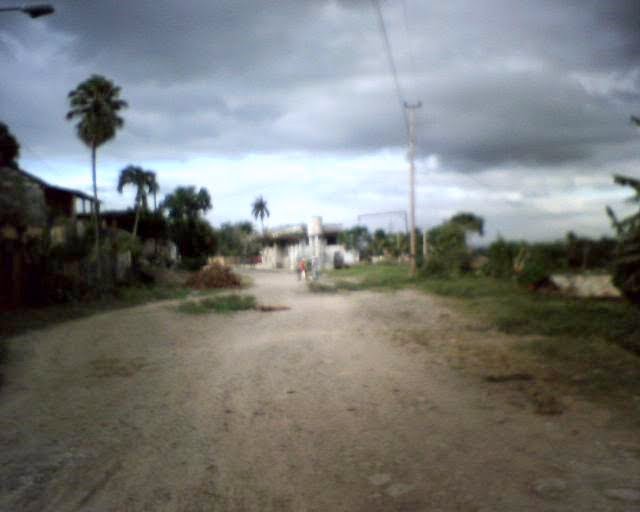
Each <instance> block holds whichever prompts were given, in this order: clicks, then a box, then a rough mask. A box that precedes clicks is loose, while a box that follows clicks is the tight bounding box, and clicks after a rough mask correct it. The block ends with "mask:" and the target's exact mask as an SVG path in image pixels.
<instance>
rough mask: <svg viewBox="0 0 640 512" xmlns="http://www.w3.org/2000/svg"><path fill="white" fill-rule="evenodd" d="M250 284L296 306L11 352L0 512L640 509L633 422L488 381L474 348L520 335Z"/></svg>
mask: <svg viewBox="0 0 640 512" xmlns="http://www.w3.org/2000/svg"><path fill="white" fill-rule="evenodd" d="M252 277H253V279H254V285H253V288H251V289H250V290H246V291H243V292H242V293H247V294H248V293H251V294H253V295H255V296H256V298H257V300H258V303H259V304H263V305H271V306H288V307H289V308H290V309H288V310H279V311H273V312H262V311H259V310H250V311H240V312H236V313H231V314H216V313H213V312H211V313H206V314H198V315H195V314H188V313H187V312H185V309H184V308H183V309H182V310H180V309H178V308H176V303H175V302H159V303H154V304H148V305H144V306H138V307H134V308H130V309H124V310H117V311H110V312H105V313H102V314H97V315H95V316H92V317H88V318H83V319H79V320H73V321H69V322H65V323H62V324H58V325H57V326H54V327H50V328H47V329H44V330H40V331H34V332H31V333H27V334H22V335H19V336H16V337H14V338H12V339H11V340H10V350H11V354H12V356H11V361H12V362H11V365H10V367H9V368H8V370H7V372H6V375H5V378H6V383H5V385H4V387H3V388H2V390H1V391H0V393H1V395H0V396H1V401H0V418H1V422H2V423H1V426H0V442H1V446H2V450H1V452H0V458H1V461H0V462H1V463H0V482H2V484H1V485H2V493H1V495H0V510H3V511H10V510H27V511H66V510H86V511H89V510H90V511H126V510H131V511H134V510H135V511H138V510H153V511H199V510H202V511H205V510H206V511H210V510H220V511H263V512H264V511H319V512H320V511H322V512H325V511H332V512H333V511H394V510H398V511H400V510H402V511H436V510H443V511H449V510H461V511H524V510H542V511H559V510H567V511H568V510H571V511H576V510H580V511H596V510H597V511H620V512H623V511H631V510H638V508H640V440H639V438H638V431H637V430H636V429H634V428H632V425H631V424H629V423H626V422H625V421H623V420H621V419H620V418H618V417H617V416H616V415H615V414H614V413H612V412H611V411H610V410H608V409H607V408H605V407H604V406H603V405H595V402H594V403H592V402H588V401H586V400H585V399H582V398H579V397H576V396H571V395H569V394H567V395H566V396H565V395H562V396H559V397H555V396H551V397H546V398H545V396H544V387H538V386H540V383H539V382H538V379H537V376H532V375H526V374H522V373H517V372H516V373H513V372H512V373H509V372H510V369H509V368H507V367H506V366H505V367H501V366H500V365H499V364H498V365H497V366H496V368H497V369H500V368H502V373H499V374H498V373H496V374H494V375H482V374H481V372H480V373H478V372H476V371H474V368H473V361H474V358H473V357H469V354H473V352H465V350H466V349H465V347H473V349H474V350H476V353H480V352H481V351H483V347H486V349H487V350H486V351H485V352H488V351H490V344H491V343H493V342H495V341H496V340H497V339H500V340H502V341H505V340H507V335H505V334H500V333H498V332H494V331H492V330H491V329H489V330H488V329H487V328H486V327H484V326H482V325H481V324H480V323H474V322H475V321H471V320H469V319H468V318H465V317H464V316H462V315H461V314H460V313H457V312H456V311H455V310H453V309H451V308H450V307H449V306H448V305H447V303H446V302H443V300H442V299H438V298H434V297H433V296H431V295H427V294H422V293H419V292H418V291H416V290H410V289H405V290H399V291H395V292H389V293H379V292H372V291H357V292H340V291H339V292H326V291H325V292H323V293H313V292H311V291H309V290H308V288H307V287H306V285H305V284H304V283H299V282H297V281H296V280H295V277H294V276H292V275H291V274H287V273H277V272H261V273H258V272H255V273H252ZM187 309H188V308H187ZM496 357H498V356H496ZM498 359H499V357H498ZM465 361H466V362H465ZM492 371H497V370H496V369H495V368H494V370H492ZM560 404H561V407H560ZM560 412H561V414H559V413H560Z"/></svg>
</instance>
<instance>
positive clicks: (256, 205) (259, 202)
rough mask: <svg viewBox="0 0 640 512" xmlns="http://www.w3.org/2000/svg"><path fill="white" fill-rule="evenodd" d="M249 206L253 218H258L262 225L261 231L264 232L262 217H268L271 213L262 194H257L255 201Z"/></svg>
mask: <svg viewBox="0 0 640 512" xmlns="http://www.w3.org/2000/svg"><path fill="white" fill-rule="evenodd" d="M251 206H252V210H251V214H252V215H253V218H254V219H256V220H258V219H260V224H261V225H262V232H263V233H264V218H265V217H269V216H270V215H271V212H270V211H269V208H267V202H266V201H265V199H264V198H263V197H262V196H258V197H256V199H255V201H254V202H253V204H252V205H251Z"/></svg>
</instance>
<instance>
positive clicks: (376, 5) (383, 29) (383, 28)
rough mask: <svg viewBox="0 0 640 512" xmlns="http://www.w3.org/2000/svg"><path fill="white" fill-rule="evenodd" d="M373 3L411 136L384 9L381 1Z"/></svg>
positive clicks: (401, 107) (399, 100)
mask: <svg viewBox="0 0 640 512" xmlns="http://www.w3.org/2000/svg"><path fill="white" fill-rule="evenodd" d="M371 2H372V3H373V7H374V8H375V11H376V14H377V15H378V29H379V30H380V34H381V35H382V41H383V42H384V47H385V50H386V53H387V59H388V61H389V68H390V69H391V75H392V76H393V83H394V85H395V89H396V96H397V97H398V104H399V105H400V110H401V111H402V118H403V120H404V126H405V129H406V130H407V134H409V119H408V117H407V112H406V109H405V108H404V104H405V100H404V94H402V88H401V87H400V80H399V79H398V69H397V68H396V63H395V60H394V58H393V52H392V51H391V43H390V42H389V34H388V33H387V27H386V25H385V23H384V17H383V16H382V9H381V7H380V2H379V0H371Z"/></svg>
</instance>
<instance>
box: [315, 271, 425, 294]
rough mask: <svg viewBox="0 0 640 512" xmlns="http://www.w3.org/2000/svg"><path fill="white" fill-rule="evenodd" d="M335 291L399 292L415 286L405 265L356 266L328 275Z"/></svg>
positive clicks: (331, 272)
mask: <svg viewBox="0 0 640 512" xmlns="http://www.w3.org/2000/svg"><path fill="white" fill-rule="evenodd" d="M328 275H329V277H330V278H331V279H332V280H333V281H334V283H335V288H336V289H337V290H349V291H355V290H378V291H385V290H388V291H393V290H401V289H402V288H406V287H407V286H411V285H412V284H415V282H416V280H415V279H414V278H412V277H411V276H410V275H409V267H408V266H406V265H357V266H355V267H351V268H345V269H340V270H332V271H330V272H329V273H328Z"/></svg>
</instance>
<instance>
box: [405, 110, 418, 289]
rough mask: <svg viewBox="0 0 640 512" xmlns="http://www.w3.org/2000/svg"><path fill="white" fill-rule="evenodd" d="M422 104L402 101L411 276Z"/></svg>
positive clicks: (413, 257) (414, 245) (414, 239)
mask: <svg viewBox="0 0 640 512" xmlns="http://www.w3.org/2000/svg"><path fill="white" fill-rule="evenodd" d="M421 106H422V102H421V101H419V102H418V103H414V104H413V105H410V104H409V103H407V102H405V103H404V108H405V109H406V110H407V112H408V114H409V116H408V117H409V151H408V152H407V158H408V160H409V225H410V232H409V236H410V240H411V246H410V247H411V256H410V257H411V276H412V277H415V276H416V191H415V188H416V167H415V163H414V159H415V156H416V110H417V109H419V108H420V107H421Z"/></svg>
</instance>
